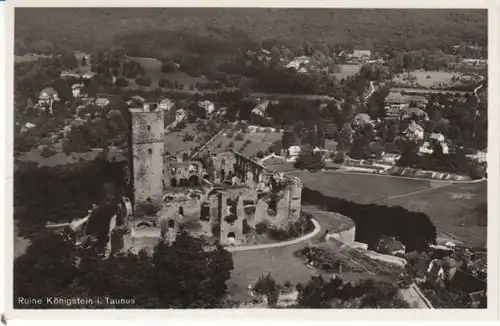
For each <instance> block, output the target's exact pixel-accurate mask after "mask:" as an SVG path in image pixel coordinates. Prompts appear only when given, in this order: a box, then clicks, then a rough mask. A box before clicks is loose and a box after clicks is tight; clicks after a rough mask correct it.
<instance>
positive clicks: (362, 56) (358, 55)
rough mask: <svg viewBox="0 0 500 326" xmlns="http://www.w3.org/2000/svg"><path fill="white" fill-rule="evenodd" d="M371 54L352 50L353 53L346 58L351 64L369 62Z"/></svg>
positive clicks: (367, 51) (368, 51) (366, 51)
mask: <svg viewBox="0 0 500 326" xmlns="http://www.w3.org/2000/svg"><path fill="white" fill-rule="evenodd" d="M371 57H372V53H371V51H370V50H354V52H353V53H352V54H350V55H348V56H347V58H348V59H349V61H352V62H365V61H368V60H370V59H371Z"/></svg>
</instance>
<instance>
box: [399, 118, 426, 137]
mask: <svg viewBox="0 0 500 326" xmlns="http://www.w3.org/2000/svg"><path fill="white" fill-rule="evenodd" d="M404 134H405V136H406V137H407V138H409V139H413V140H422V139H424V128H423V127H422V126H421V125H419V124H418V123H416V122H415V121H412V122H411V123H410V125H409V126H408V128H406V130H405V131H404Z"/></svg>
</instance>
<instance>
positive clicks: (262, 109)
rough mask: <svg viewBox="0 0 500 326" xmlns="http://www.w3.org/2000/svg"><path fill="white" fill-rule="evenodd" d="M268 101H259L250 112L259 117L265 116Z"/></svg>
mask: <svg viewBox="0 0 500 326" xmlns="http://www.w3.org/2000/svg"><path fill="white" fill-rule="evenodd" d="M269 103H270V102H269V100H264V101H261V102H260V103H259V104H257V106H256V107H255V108H254V109H253V110H252V113H253V114H256V115H260V116H261V117H265V116H266V112H267V106H268V105H269Z"/></svg>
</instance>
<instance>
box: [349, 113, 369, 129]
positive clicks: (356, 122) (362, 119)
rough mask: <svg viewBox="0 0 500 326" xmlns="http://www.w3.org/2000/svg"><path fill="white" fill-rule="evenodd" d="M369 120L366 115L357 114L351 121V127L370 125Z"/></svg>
mask: <svg viewBox="0 0 500 326" xmlns="http://www.w3.org/2000/svg"><path fill="white" fill-rule="evenodd" d="M370 121H371V118H370V116H369V115H368V114H366V113H359V114H357V115H356V116H355V117H354V119H352V125H353V126H354V127H363V126H364V125H365V124H367V123H370Z"/></svg>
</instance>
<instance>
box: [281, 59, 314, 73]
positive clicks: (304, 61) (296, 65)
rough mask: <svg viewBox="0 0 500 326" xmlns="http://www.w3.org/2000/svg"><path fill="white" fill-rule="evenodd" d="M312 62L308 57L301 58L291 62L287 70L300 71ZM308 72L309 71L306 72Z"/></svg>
mask: <svg viewBox="0 0 500 326" xmlns="http://www.w3.org/2000/svg"><path fill="white" fill-rule="evenodd" d="M310 62H311V59H310V58H309V57H307V56H301V57H297V58H295V59H293V60H292V61H290V62H289V63H288V64H287V65H286V68H293V69H295V70H297V71H298V70H299V69H300V68H303V67H304V66H305V65H308V64H309V63H310ZM306 72H307V70H306Z"/></svg>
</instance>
